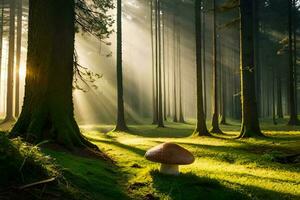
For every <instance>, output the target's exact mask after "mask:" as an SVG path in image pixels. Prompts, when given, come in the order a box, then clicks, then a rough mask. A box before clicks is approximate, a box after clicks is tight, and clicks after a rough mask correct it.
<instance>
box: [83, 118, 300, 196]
mask: <svg viewBox="0 0 300 200" xmlns="http://www.w3.org/2000/svg"><path fill="white" fill-rule="evenodd" d="M228 122H229V123H230V124H231V125H225V126H224V125H222V126H221V128H222V130H225V131H226V134H227V135H224V136H222V137H224V138H223V139H222V138H212V137H203V138H195V137H189V136H190V135H191V133H192V132H193V130H194V125H191V124H175V123H167V124H166V125H167V127H168V128H165V129H158V128H155V126H150V125H145V126H140V125H139V126H130V130H132V132H130V133H113V132H108V133H103V132H102V131H103V130H106V131H107V130H109V129H110V128H111V129H112V128H113V126H111V127H109V126H105V128H103V127H102V126H93V127H83V128H84V129H85V131H84V132H85V135H86V136H87V137H88V138H90V139H91V141H93V142H94V143H96V144H97V145H98V146H99V147H101V148H102V150H103V151H105V152H106V153H107V154H108V155H109V156H111V157H112V158H113V159H114V160H115V161H116V162H117V163H118V165H119V166H120V168H119V170H120V172H119V173H121V174H123V176H120V178H119V182H120V183H121V185H122V186H123V190H124V192H125V193H128V194H129V196H130V197H131V198H132V199H175V200H176V199H191V200H192V199H275V200H276V199H278V200H281V199H299V197H300V193H299V191H300V188H299V185H300V182H299V180H300V176H299V174H300V173H299V172H300V170H299V167H300V164H299V163H296V164H280V163H278V162H274V161H272V156H273V154H274V155H275V154H276V155H277V153H280V154H284V155H285V154H293V153H297V152H299V151H300V149H299V148H300V131H299V130H295V131H291V129H288V128H287V127H286V126H285V125H282V124H285V122H282V124H281V125H278V126H276V130H275V131H274V130H273V131H269V130H270V129H271V128H272V129H273V128H274V127H275V126H273V125H268V121H266V122H265V121H262V129H263V130H264V133H265V134H266V135H267V136H268V137H266V138H249V139H238V140H237V139H228V138H232V137H235V136H237V135H238V134H239V125H238V124H237V123H235V122H232V121H228ZM287 130H290V131H287ZM165 141H173V142H176V143H178V144H180V145H182V146H184V147H185V148H187V149H189V150H190V151H191V152H192V153H193V154H194V155H195V157H196V161H195V163H194V164H192V165H188V166H181V167H180V171H181V174H180V175H179V176H178V177H172V176H165V175H161V174H159V173H158V169H159V164H156V163H152V162H149V161H147V160H145V159H144V153H145V151H146V150H147V149H149V148H150V147H153V146H155V145H157V144H159V143H161V142H165ZM136 165H138V166H139V167H134V166H136ZM124 175H125V176H124Z"/></svg>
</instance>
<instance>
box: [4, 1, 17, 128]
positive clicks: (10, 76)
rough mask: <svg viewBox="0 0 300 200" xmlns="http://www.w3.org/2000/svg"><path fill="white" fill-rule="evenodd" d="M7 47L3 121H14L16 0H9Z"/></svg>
mask: <svg viewBox="0 0 300 200" xmlns="http://www.w3.org/2000/svg"><path fill="white" fill-rule="evenodd" d="M9 2H10V3H9V10H10V12H9V13H10V14H9V45H8V46H9V47H8V66H7V67H8V69H7V94H6V95H7V96H6V117H5V119H4V122H9V121H14V120H15V118H14V113H13V111H14V65H15V9H16V1H15V0H10V1H9Z"/></svg>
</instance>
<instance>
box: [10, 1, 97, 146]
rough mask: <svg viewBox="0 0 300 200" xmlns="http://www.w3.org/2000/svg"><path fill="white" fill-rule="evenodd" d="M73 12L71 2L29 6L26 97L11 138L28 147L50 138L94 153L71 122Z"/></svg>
mask: <svg viewBox="0 0 300 200" xmlns="http://www.w3.org/2000/svg"><path fill="white" fill-rule="evenodd" d="M74 9H75V5H74V0H60V1H55V3H53V0H43V1H40V0H30V2H29V30H28V53H27V74H26V83H25V84H26V85H25V97H24V104H23V107H22V112H21V115H20V117H19V119H18V121H17V123H16V124H15V126H14V127H13V129H12V131H11V136H14V137H15V136H21V137H23V138H25V139H26V140H27V141H30V142H40V141H43V140H45V139H50V140H53V141H55V142H56V143H58V144H61V145H64V146H65V147H67V148H69V149H73V148H74V147H91V148H94V149H97V147H96V146H95V145H93V144H91V143H90V142H88V141H87V140H85V139H84V137H83V136H82V135H81V133H80V130H79V127H78V125H77V123H76V121H75V119H74V112H73V110H74V109H73V100H72V82H73V53H74V33H75V29H74V17H75V14H74ZM41 16H42V17H41ZM62 43H63V44H64V45H61V44H62Z"/></svg>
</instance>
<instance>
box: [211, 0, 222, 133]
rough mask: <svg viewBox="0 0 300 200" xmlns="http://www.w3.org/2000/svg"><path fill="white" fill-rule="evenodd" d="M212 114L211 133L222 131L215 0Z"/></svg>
mask: <svg viewBox="0 0 300 200" xmlns="http://www.w3.org/2000/svg"><path fill="white" fill-rule="evenodd" d="M213 20H214V24H213V62H212V63H213V84H212V85H213V88H212V94H213V96H212V97H213V99H212V103H213V111H212V112H213V115H212V121H211V125H212V128H211V130H210V132H211V133H220V134H221V133H222V131H221V129H220V127H219V106H218V99H219V98H218V96H219V95H218V64H217V30H216V29H217V21H216V20H217V19H216V0H213Z"/></svg>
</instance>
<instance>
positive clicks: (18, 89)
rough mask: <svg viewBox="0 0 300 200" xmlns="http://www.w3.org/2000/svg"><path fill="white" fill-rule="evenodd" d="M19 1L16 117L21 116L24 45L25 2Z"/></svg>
mask: <svg viewBox="0 0 300 200" xmlns="http://www.w3.org/2000/svg"><path fill="white" fill-rule="evenodd" d="M17 1H18V13H17V46H16V48H17V49H16V91H15V117H19V114H20V63H21V45H22V15H23V0H17Z"/></svg>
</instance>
